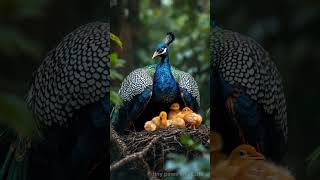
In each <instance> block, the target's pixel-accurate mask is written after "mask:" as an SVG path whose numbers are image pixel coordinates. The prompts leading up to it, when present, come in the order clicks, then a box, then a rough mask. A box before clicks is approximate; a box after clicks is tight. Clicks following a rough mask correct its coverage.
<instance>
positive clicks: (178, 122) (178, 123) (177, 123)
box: [168, 117, 186, 128]
mask: <svg viewBox="0 0 320 180" xmlns="http://www.w3.org/2000/svg"><path fill="white" fill-rule="evenodd" d="M168 125H169V127H173V128H184V127H186V125H185V122H184V120H183V119H182V118H178V117H174V118H173V119H169V120H168Z"/></svg>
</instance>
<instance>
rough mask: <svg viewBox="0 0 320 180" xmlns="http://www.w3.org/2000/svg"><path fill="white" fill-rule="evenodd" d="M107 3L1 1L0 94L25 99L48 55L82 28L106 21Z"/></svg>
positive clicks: (72, 0)
mask: <svg viewBox="0 0 320 180" xmlns="http://www.w3.org/2000/svg"><path fill="white" fill-rule="evenodd" d="M108 7H109V1H106V0H95V1H86V0H68V1H65V0H28V1H24V0H1V1H0V92H7V93H10V94H15V95H18V96H20V97H24V96H25V95H26V92H27V90H28V83H29V82H30V80H31V77H32V72H33V71H34V70H35V69H36V68H37V66H38V65H39V63H40V61H41V60H42V59H43V58H44V57H45V55H46V53H47V52H48V51H49V50H50V49H52V48H54V47H56V46H57V45H58V43H59V42H60V41H61V40H62V38H63V37H64V36H65V35H67V34H68V33H69V32H71V31H72V30H74V29H75V28H77V27H78V26H80V25H83V24H86V23H89V22H92V21H97V20H100V21H106V19H107V12H108V11H107V8H108Z"/></svg>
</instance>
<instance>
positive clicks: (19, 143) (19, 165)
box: [0, 137, 30, 180]
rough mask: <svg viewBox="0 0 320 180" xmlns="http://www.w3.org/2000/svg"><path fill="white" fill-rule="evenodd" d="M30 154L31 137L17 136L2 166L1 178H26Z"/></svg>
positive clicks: (24, 179) (15, 179)
mask: <svg viewBox="0 0 320 180" xmlns="http://www.w3.org/2000/svg"><path fill="white" fill-rule="evenodd" d="M29 155H30V140H29V138H24V137H17V139H16V141H14V142H13V143H12V144H11V145H10V147H9V149H8V153H7V156H6V158H5V160H4V162H3V164H2V165H1V166H0V168H1V169H0V180H26V179H27V168H28V160H29Z"/></svg>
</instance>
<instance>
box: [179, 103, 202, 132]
mask: <svg viewBox="0 0 320 180" xmlns="http://www.w3.org/2000/svg"><path fill="white" fill-rule="evenodd" d="M182 114H183V119H184V121H185V123H186V124H187V127H190V128H192V129H195V128H198V127H199V126H200V124H201V122H202V117H201V116H200V115H199V114H197V113H194V112H193V111H192V110H191V109H190V108H189V107H185V108H183V109H182Z"/></svg>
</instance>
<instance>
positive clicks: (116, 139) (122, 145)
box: [110, 125, 128, 155]
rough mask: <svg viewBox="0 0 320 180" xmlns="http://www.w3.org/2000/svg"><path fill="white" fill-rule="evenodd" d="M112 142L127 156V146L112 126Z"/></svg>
mask: <svg viewBox="0 0 320 180" xmlns="http://www.w3.org/2000/svg"><path fill="white" fill-rule="evenodd" d="M110 141H113V142H115V143H116V146H118V149H119V150H120V151H121V152H120V153H121V154H122V155H126V154H127V149H128V148H127V146H126V144H125V143H124V142H123V141H122V139H121V137H120V136H119V135H118V133H117V132H116V131H115V130H114V128H113V126H112V125H110Z"/></svg>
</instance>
